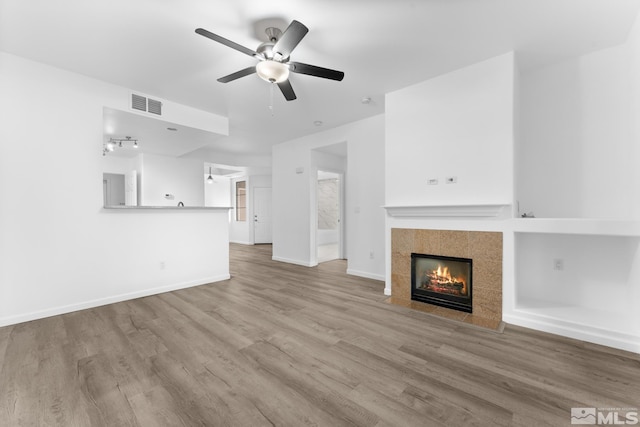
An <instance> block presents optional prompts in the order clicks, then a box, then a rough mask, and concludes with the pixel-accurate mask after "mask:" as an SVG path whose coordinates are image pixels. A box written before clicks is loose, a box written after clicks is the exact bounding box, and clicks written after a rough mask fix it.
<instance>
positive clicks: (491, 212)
mask: <svg viewBox="0 0 640 427" xmlns="http://www.w3.org/2000/svg"><path fill="white" fill-rule="evenodd" d="M508 206H509V205H430V206H429V205H426V206H425V205H423V206H383V207H384V208H385V209H386V210H387V213H388V214H389V215H390V216H392V217H413V218H416V217H453V218H455V217H465V218H468V217H478V218H486V217H498V216H500V214H501V213H502V211H503V209H504V208H506V207H508Z"/></svg>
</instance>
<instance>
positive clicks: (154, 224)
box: [0, 53, 229, 325]
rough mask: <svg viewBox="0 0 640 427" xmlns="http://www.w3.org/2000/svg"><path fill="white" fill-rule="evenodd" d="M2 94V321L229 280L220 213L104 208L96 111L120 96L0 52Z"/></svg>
mask: <svg viewBox="0 0 640 427" xmlns="http://www.w3.org/2000/svg"><path fill="white" fill-rule="evenodd" d="M0 93H2V96H1V97H0V117H1V118H2V126H0V194H2V197H0V236H2V237H1V238H0V325H6V324H10V323H15V322H19V321H23V320H29V319H34V318H38V317H43V316H47V315H51V314H56V313H59V312H65V311H71V310H75V309H78V308H84V307H87V306H91V305H98V304H102V303H106V302H111V301H114V300H118V299H124V298H129V297H133V296H140V295H144V294H149V293H154V292H160V291H163V290H168V289H171V288H176V287H183V286H190V285H194V284H201V283H207V282H211V281H215V280H221V279H224V278H225V277H228V269H229V266H228V243H227V240H226V239H227V233H228V231H227V230H228V229H227V215H226V210H225V211H221V212H220V211H218V212H215V213H213V212H210V211H209V212H197V211H156V212H144V211H134V212H130V211H127V212H123V211H118V212H113V211H107V210H103V209H102V202H103V195H102V173H103V172H105V168H104V158H103V156H102V141H103V134H102V133H103V123H102V116H103V113H102V111H103V107H104V106H108V107H111V108H119V109H122V110H126V109H127V102H128V99H129V94H130V90H129V89H127V88H122V87H118V86H114V85H110V84H106V83H103V82H100V81H97V80H94V79H90V78H87V77H84V76H81V75H78V74H74V73H69V72H67V71H63V70H60V69H56V68H53V67H49V66H45V65H43V64H39V63H36V62H32V61H28V60H25V59H22V58H19V57H16V56H13V55H9V54H5V53H0ZM34 100H37V102H34ZM174 111H180V112H186V111H191V109H189V108H180V106H179V105H177V104H174V103H171V102H169V101H167V102H165V104H164V112H165V114H163V116H164V117H165V118H166V120H168V121H171V122H174V123H181V124H185V125H194V124H196V123H195V122H200V119H202V118H204V117H208V118H209V120H208V121H207V120H202V121H203V122H206V123H207V126H209V127H211V126H212V123H213V124H215V123H222V124H224V126H221V127H219V128H216V129H209V130H212V131H217V132H219V133H222V132H225V129H223V127H226V119H224V120H222V118H220V117H219V116H214V115H210V114H208V113H204V112H200V113H199V114H195V118H194V119H193V120H187V116H186V115H181V114H173V112H174ZM189 117H191V116H189ZM183 118H184V120H183ZM200 170H202V169H200ZM34 172H37V173H34ZM40 172H42V174H45V175H46V176H55V177H56V178H57V180H58V181H57V182H61V183H63V185H55V186H52V187H50V188H48V187H47V186H46V181H45V182H44V183H43V181H42V178H41V176H42V175H41V173H40ZM161 261H164V262H165V269H164V270H161V269H160V262H161Z"/></svg>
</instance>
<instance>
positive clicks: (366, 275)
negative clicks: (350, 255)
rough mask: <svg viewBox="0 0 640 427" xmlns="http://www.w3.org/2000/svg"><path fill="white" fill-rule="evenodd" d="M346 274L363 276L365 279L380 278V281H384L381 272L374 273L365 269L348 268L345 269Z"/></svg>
mask: <svg viewBox="0 0 640 427" xmlns="http://www.w3.org/2000/svg"><path fill="white" fill-rule="evenodd" d="M347 274H351V275H352V276H358V277H364V278H365V279H373V280H380V281H381V282H384V279H385V277H384V275H383V274H374V273H369V272H367V271H359V270H353V269H350V268H348V269H347Z"/></svg>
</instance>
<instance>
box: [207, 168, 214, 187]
mask: <svg viewBox="0 0 640 427" xmlns="http://www.w3.org/2000/svg"><path fill="white" fill-rule="evenodd" d="M207 184H213V176H211V166H209V177H208V178H207Z"/></svg>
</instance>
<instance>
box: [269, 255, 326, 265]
mask: <svg viewBox="0 0 640 427" xmlns="http://www.w3.org/2000/svg"><path fill="white" fill-rule="evenodd" d="M271 259H272V260H273V261H278V262H286V263H287V264H295V265H301V266H303V267H315V266H316V265H318V264H317V263H315V264H312V263H310V262H308V261H300V260H297V259H291V258H282V257H279V256H272V257H271Z"/></svg>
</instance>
